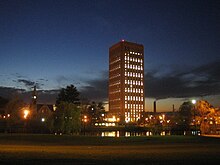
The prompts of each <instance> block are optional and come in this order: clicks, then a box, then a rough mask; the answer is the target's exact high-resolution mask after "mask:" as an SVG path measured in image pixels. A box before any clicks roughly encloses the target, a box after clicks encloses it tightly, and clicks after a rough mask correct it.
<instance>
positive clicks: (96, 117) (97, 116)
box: [87, 101, 105, 125]
mask: <svg viewBox="0 0 220 165" xmlns="http://www.w3.org/2000/svg"><path fill="white" fill-rule="evenodd" d="M87 113H88V115H89V119H90V120H89V121H90V123H91V124H92V125H94V124H95V122H101V121H103V118H104V117H103V116H102V114H105V108H104V106H103V103H102V102H99V103H98V104H96V102H94V101H93V102H92V103H91V104H90V106H89V107H88V110H87Z"/></svg>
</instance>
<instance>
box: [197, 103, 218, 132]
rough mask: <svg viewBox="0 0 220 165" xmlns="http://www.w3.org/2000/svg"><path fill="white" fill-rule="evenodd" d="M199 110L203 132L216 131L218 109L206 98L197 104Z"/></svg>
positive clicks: (199, 119)
mask: <svg viewBox="0 0 220 165" xmlns="http://www.w3.org/2000/svg"><path fill="white" fill-rule="evenodd" d="M196 109H197V110H198V116H197V117H198V119H197V120H198V121H199V123H200V130H201V133H202V134H208V133H211V132H212V133H214V132H215V128H216V122H215V121H216V117H217V116H216V114H217V113H216V111H215V109H214V108H213V106H212V105H211V104H210V103H209V102H208V101H205V100H200V101H198V102H197V104H196Z"/></svg>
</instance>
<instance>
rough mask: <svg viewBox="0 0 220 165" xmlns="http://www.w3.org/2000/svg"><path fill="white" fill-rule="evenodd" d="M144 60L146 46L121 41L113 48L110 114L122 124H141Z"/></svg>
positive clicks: (110, 77) (111, 51)
mask: <svg viewBox="0 0 220 165" xmlns="http://www.w3.org/2000/svg"><path fill="white" fill-rule="evenodd" d="M143 61H144V47H143V45H140V44H136V43H131V42H127V41H123V42H122V41H121V42H119V43H117V44H115V45H113V46H112V47H110V49H109V113H110V114H113V115H115V116H117V117H120V120H121V122H137V121H138V120H139V119H140V116H141V115H140V113H141V112H142V111H143V110H144V109H143V108H142V111H140V109H141V107H144V101H143V100H144V99H143V98H144V86H143V84H144V63H143ZM116 82H117V83H116Z"/></svg>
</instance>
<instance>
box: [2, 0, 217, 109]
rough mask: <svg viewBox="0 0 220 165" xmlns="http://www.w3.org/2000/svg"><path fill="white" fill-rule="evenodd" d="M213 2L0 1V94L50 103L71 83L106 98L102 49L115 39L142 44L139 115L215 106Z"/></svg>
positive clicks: (92, 95) (87, 94)
mask: <svg viewBox="0 0 220 165" xmlns="http://www.w3.org/2000/svg"><path fill="white" fill-rule="evenodd" d="M219 29H220V1H218V0H216V1H214V0H85V1H83V0H79V1H74V0H71V1H67V0H52V1H48V0H43V1H40V0H27V1H24V0H0V96H3V97H8V96H11V94H12V93H14V92H15V91H16V92H17V93H19V94H20V95H21V96H23V97H24V98H27V97H29V95H30V92H29V91H30V90H31V87H33V85H37V88H38V91H39V102H48V103H52V102H54V100H55V98H56V95H57V91H58V90H59V89H60V88H62V87H65V86H66V85H70V84H74V85H75V86H77V88H78V89H79V91H80V92H81V96H82V97H84V98H88V99H89V100H99V101H106V100H107V98H108V51H109V47H110V46H111V45H113V44H115V43H117V42H119V41H120V40H122V39H125V40H126V41H130V42H136V43H140V44H143V45H144V49H145V95H146V111H151V110H152V101H153V100H154V99H158V109H159V110H160V111H168V110H171V108H172V105H173V104H175V107H176V108H178V106H179V105H180V104H181V103H182V102H183V101H187V100H190V99H192V98H195V99H207V100H208V101H209V102H210V103H211V104H213V105H214V106H217V107H219V106H220V30H219Z"/></svg>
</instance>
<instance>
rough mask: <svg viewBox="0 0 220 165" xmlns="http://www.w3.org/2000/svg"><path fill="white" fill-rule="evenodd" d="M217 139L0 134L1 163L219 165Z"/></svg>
mask: <svg viewBox="0 0 220 165" xmlns="http://www.w3.org/2000/svg"><path fill="white" fill-rule="evenodd" d="M219 162H220V138H210V137H200V136H198V137H196V136H194V137H193V136H162V137H161V136H152V137H120V138H109V137H88V136H85V137H83V136H55V135H18V134H12V135H10V134H2V135H0V164H38V165H39V164H55V165H56V164H121V165H123V164H209V165H210V164H218V163H219Z"/></svg>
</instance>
